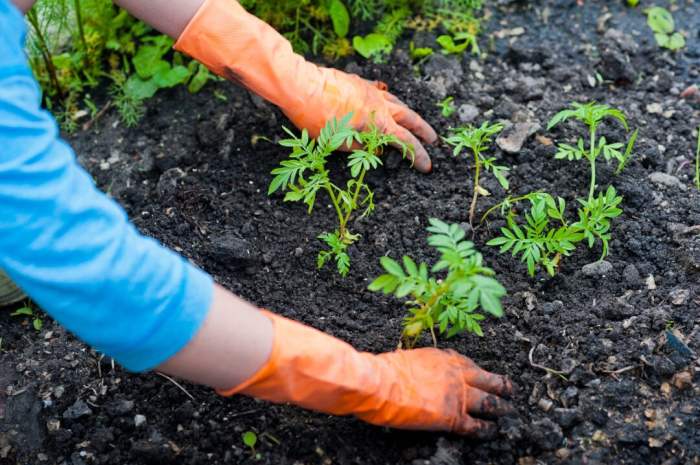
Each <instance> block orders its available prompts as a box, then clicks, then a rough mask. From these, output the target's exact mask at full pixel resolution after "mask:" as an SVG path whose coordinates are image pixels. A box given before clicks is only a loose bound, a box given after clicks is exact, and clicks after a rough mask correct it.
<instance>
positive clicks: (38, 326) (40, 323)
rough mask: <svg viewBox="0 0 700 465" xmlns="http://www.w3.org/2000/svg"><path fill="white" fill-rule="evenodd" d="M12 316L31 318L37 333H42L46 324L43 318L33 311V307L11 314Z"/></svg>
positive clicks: (20, 309) (25, 307) (23, 308)
mask: <svg viewBox="0 0 700 465" xmlns="http://www.w3.org/2000/svg"><path fill="white" fill-rule="evenodd" d="M10 316H27V317H29V318H31V320H32V326H33V327H34V329H35V330H37V331H41V328H43V327H44V322H43V321H42V319H41V317H39V315H38V314H37V313H36V312H35V311H34V310H32V308H31V307H27V306H24V307H22V308H19V309H17V310H15V311H14V312H12V313H10Z"/></svg>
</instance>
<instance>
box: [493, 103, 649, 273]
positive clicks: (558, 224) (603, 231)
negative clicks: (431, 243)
mask: <svg viewBox="0 0 700 465" xmlns="http://www.w3.org/2000/svg"><path fill="white" fill-rule="evenodd" d="M606 118H612V119H615V120H617V121H619V122H620V123H621V124H622V125H623V126H624V127H625V129H626V130H629V127H628V125H627V119H626V118H625V115H624V113H622V112H621V111H620V110H617V109H614V108H610V107H609V106H607V105H600V104H597V103H587V104H585V105H584V104H578V103H574V104H572V106H571V108H569V109H566V110H563V111H560V112H559V113H557V114H556V115H555V116H554V117H553V118H552V119H551V120H550V122H549V125H548V129H551V128H553V127H554V126H556V125H558V124H560V123H561V122H563V121H566V120H568V119H576V120H578V121H581V122H582V123H584V124H586V126H587V127H588V131H589V134H588V138H589V144H588V147H587V148H586V144H585V142H584V140H583V138H580V137H579V138H578V141H577V143H576V145H569V144H559V147H558V151H557V153H556V155H555V158H557V159H567V160H581V159H583V158H585V159H586V160H588V161H589V164H590V168H591V179H590V186H589V192H588V197H587V198H585V199H577V202H578V203H579V205H580V206H579V207H578V208H577V210H576V212H577V217H578V220H577V221H574V222H569V221H568V220H567V219H566V202H565V201H564V199H562V198H561V197H557V198H554V197H553V196H551V195H550V194H548V193H542V192H534V193H530V194H527V195H524V196H521V197H517V198H510V197H509V198H507V199H505V200H504V201H503V202H501V203H499V204H498V205H496V206H494V207H492V208H491V209H490V210H489V211H487V212H486V214H485V215H484V217H483V218H482V221H483V219H485V218H486V217H487V216H488V215H489V214H490V213H492V212H493V211H495V210H497V209H499V208H500V210H501V213H502V214H503V215H504V216H505V217H506V226H505V227H503V228H501V236H499V237H496V238H494V239H491V240H490V241H489V242H488V243H487V245H490V246H496V247H500V252H501V253H505V252H511V254H512V255H513V256H516V255H518V254H519V255H520V258H521V261H523V262H525V263H526V264H527V270H528V273H529V275H530V276H534V275H535V273H536V271H537V269H538V268H543V269H544V270H546V271H547V273H549V275H551V276H554V275H555V274H556V272H557V270H558V268H559V265H560V262H561V260H562V258H563V257H567V256H569V255H570V254H571V253H572V252H573V251H574V250H575V249H576V246H577V245H578V244H579V243H580V242H583V241H586V243H587V244H588V247H589V248H592V247H593V246H594V245H595V243H596V242H597V241H600V243H601V246H602V254H601V257H600V259H601V260H602V259H603V258H605V257H606V256H607V255H608V252H609V242H610V239H611V233H610V229H611V221H612V220H613V219H614V218H617V217H618V216H620V215H621V214H622V209H620V208H619V205H620V203H621V202H622V197H621V196H619V195H618V193H617V191H616V190H615V188H614V187H613V186H609V187H608V188H607V190H606V191H605V192H599V193H597V194H596V160H597V159H598V157H599V156H601V155H602V156H603V158H605V159H606V160H608V161H610V160H612V159H616V160H618V162H619V165H618V168H617V172H618V173H619V172H621V171H622V170H623V169H624V167H625V164H626V163H627V161H628V160H629V158H630V156H631V154H632V150H633V147H634V143H635V141H636V139H637V134H638V132H637V131H634V132H633V133H632V136H631V137H630V140H629V141H628V142H627V147H626V148H625V151H624V153H623V152H622V148H623V147H624V144H622V143H609V142H608V141H607V140H606V138H605V137H600V138H599V139H597V138H596V135H597V130H598V127H599V125H600V124H601V122H602V121H603V120H604V119H606ZM522 201H528V202H529V204H530V208H529V209H528V210H526V211H525V212H524V213H523V217H524V222H522V223H519V222H518V218H519V216H518V215H517V213H516V212H515V211H514V209H513V207H514V206H515V205H516V204H517V203H518V202H522Z"/></svg>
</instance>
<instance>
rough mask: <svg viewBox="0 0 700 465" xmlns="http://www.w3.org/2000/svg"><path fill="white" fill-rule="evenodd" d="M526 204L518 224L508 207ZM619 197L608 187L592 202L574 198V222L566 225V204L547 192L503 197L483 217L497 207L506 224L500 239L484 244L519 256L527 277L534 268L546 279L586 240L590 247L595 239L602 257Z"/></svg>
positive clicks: (616, 213)
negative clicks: (599, 242) (597, 241)
mask: <svg viewBox="0 0 700 465" xmlns="http://www.w3.org/2000/svg"><path fill="white" fill-rule="evenodd" d="M525 200H526V201H529V203H530V208H529V210H527V211H525V212H524V214H523V216H524V218H525V221H524V223H522V224H518V221H517V219H518V216H517V214H516V213H515V212H514V211H513V209H512V207H513V206H514V205H515V204H516V203H518V202H521V201H525ZM621 201H622V197H620V196H618V195H617V192H616V191H615V188H614V187H612V186H610V187H608V190H607V191H606V192H605V193H600V194H598V196H597V197H596V198H594V199H593V201H592V202H589V201H587V200H583V199H578V202H579V203H580V204H581V207H580V208H578V210H577V213H578V221H576V222H574V223H569V222H568V221H567V219H566V211H565V210H566V202H565V201H564V199H562V198H561V197H557V198H556V199H555V198H554V197H553V196H551V195H550V194H548V193H543V192H534V193H530V194H527V195H524V196H521V197H517V198H507V199H506V200H504V201H503V202H501V203H500V204H498V205H496V206H495V207H493V208H491V209H490V210H489V211H488V212H487V213H486V215H484V217H486V216H488V214H490V213H491V212H492V211H494V210H495V209H498V208H500V209H501V213H502V214H503V215H504V216H505V217H506V223H507V225H506V226H505V227H503V228H501V234H502V235H501V236H499V237H496V238H494V239H491V240H490V241H488V242H487V245H490V246H496V247H500V253H505V252H511V254H512V255H513V256H516V255H518V254H520V259H521V261H522V262H524V263H526V265H527V271H528V274H529V275H530V276H535V272H536V271H537V269H538V268H543V269H545V270H546V271H547V273H548V274H549V275H550V276H554V275H555V274H556V272H557V271H558V269H559V265H560V263H561V260H562V258H563V257H568V256H569V255H571V253H572V252H573V251H574V250H575V249H576V246H577V244H578V243H580V242H582V241H584V240H586V241H587V242H588V247H589V248H590V247H593V245H594V243H595V241H596V239H598V240H600V241H601V243H602V246H603V255H602V257H601V259H602V258H604V257H605V256H606V255H607V253H608V243H609V241H610V226H611V225H610V220H612V219H613V218H616V217H618V216H619V215H620V214H621V213H622V210H621V209H619V208H618V205H619V204H620V202H621Z"/></svg>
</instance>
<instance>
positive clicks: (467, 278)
mask: <svg viewBox="0 0 700 465" xmlns="http://www.w3.org/2000/svg"><path fill="white" fill-rule="evenodd" d="M429 222H430V227H428V228H427V230H428V232H430V233H431V234H430V235H429V236H428V244H430V245H431V246H432V247H435V248H436V249H437V250H438V251H439V252H440V258H439V260H438V261H437V263H435V264H434V265H433V266H432V267H431V269H430V272H429V271H428V265H426V264H425V263H420V264H416V262H415V261H414V260H413V259H412V258H411V257H408V256H404V257H403V260H402V262H403V266H402V265H401V264H399V263H398V262H397V261H396V260H394V259H392V258H390V257H382V258H381V259H380V263H381V266H382V268H384V270H385V271H386V273H385V274H383V275H381V276H379V277H378V278H377V279H375V280H374V281H373V282H372V283H371V284H370V285H369V290H371V291H375V292H377V291H381V292H383V293H384V294H393V295H394V296H395V297H397V298H399V299H403V298H408V299H409V300H408V301H407V302H406V304H407V305H408V306H409V310H408V312H409V315H408V316H407V317H406V318H405V319H404V327H403V333H402V341H403V342H402V344H405V345H406V346H407V347H413V346H414V345H415V343H416V341H417V340H418V338H419V337H420V335H421V334H422V333H423V331H426V330H427V331H430V333H431V336H432V338H433V344H435V345H437V339H436V336H435V329H434V328H435V326H437V327H438V330H439V332H440V334H443V333H447V337H452V336H454V335H455V334H458V333H461V332H471V333H474V334H477V335H479V336H483V335H484V333H483V330H482V328H481V324H480V322H481V321H483V320H484V319H485V315H484V314H483V313H482V312H485V313H489V314H491V315H493V316H495V317H501V316H503V308H502V306H501V298H502V297H503V296H504V295H505V294H506V290H505V288H504V287H503V286H502V285H501V284H500V283H499V282H498V281H497V280H496V279H495V278H494V277H493V276H494V275H495V273H494V271H493V270H492V269H490V268H487V267H486V266H484V263H483V257H482V256H481V254H480V253H479V252H477V251H476V249H474V244H473V243H472V242H470V241H467V240H464V236H465V232H464V230H463V229H461V228H460V227H459V226H458V225H456V224H452V225H448V224H447V223H444V222H442V221H440V220H438V219H435V218H431V219H430V220H429ZM444 271H447V274H446V275H445V276H444V277H443V278H442V279H439V278H437V277H435V276H434V274H435V273H439V272H444Z"/></svg>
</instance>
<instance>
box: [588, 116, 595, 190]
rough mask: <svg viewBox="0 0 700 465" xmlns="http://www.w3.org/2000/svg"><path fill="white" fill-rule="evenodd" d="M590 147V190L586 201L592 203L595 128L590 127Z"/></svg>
mask: <svg viewBox="0 0 700 465" xmlns="http://www.w3.org/2000/svg"><path fill="white" fill-rule="evenodd" d="M590 129H591V147H590V152H589V153H588V155H589V156H588V160H589V161H590V162H591V188H590V190H589V191H588V201H589V202H592V201H593V194H595V159H596V153H595V151H596V150H595V129H596V128H595V126H593V125H591V126H590Z"/></svg>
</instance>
